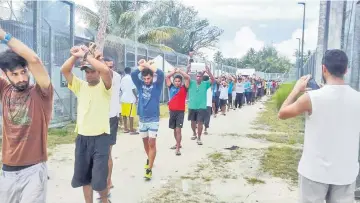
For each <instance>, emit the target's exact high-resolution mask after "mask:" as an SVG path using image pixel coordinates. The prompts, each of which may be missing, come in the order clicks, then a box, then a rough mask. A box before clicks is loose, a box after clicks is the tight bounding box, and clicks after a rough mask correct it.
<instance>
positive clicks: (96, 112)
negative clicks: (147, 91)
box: [61, 46, 112, 203]
mask: <svg viewBox="0 0 360 203" xmlns="http://www.w3.org/2000/svg"><path fill="white" fill-rule="evenodd" d="M70 53H71V55H72V56H71V57H70V58H69V59H68V60H67V61H66V62H65V63H64V65H63V66H62V68H61V72H62V73H63V74H64V76H65V78H66V80H67V82H68V88H69V89H70V90H71V91H72V92H73V93H74V94H75V95H76V97H77V100H78V102H77V103H78V105H77V119H76V128H75V132H77V133H78V136H77V138H76V141H75V145H76V148H75V168H74V176H73V179H72V182H71V185H72V187H74V188H77V187H83V192H84V197H85V202H86V203H92V202H93V190H95V191H98V192H99V193H100V198H101V202H102V203H108V202H109V200H108V190H107V178H108V172H109V171H108V170H109V167H108V161H109V150H110V136H109V134H110V125H109V111H110V101H111V86H112V79H111V73H110V69H109V68H108V67H107V66H106V65H105V64H104V63H103V62H102V61H100V60H98V59H97V58H98V56H100V54H99V52H96V51H95V53H94V54H92V53H90V52H89V50H88V48H87V47H85V46H81V47H79V46H75V47H73V48H72V49H71V50H70ZM78 59H82V60H83V62H84V63H85V65H83V66H82V67H81V70H83V71H85V76H86V81H84V80H81V79H80V78H78V77H76V76H75V75H74V74H73V73H72V72H71V71H72V68H73V66H74V65H75V62H76V61H77V60H78Z"/></svg>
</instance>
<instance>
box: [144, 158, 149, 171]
mask: <svg viewBox="0 0 360 203" xmlns="http://www.w3.org/2000/svg"><path fill="white" fill-rule="evenodd" d="M144 168H145V169H148V168H149V159H147V160H146V164H145V166H144Z"/></svg>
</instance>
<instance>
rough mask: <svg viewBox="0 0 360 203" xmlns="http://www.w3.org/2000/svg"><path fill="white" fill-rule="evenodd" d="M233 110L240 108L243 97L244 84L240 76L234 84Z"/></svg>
mask: <svg viewBox="0 0 360 203" xmlns="http://www.w3.org/2000/svg"><path fill="white" fill-rule="evenodd" d="M235 92H236V98H235V108H239V109H240V108H241V107H242V104H243V102H242V101H243V95H244V83H243V82H242V78H241V76H239V77H238V81H237V82H236V84H235Z"/></svg>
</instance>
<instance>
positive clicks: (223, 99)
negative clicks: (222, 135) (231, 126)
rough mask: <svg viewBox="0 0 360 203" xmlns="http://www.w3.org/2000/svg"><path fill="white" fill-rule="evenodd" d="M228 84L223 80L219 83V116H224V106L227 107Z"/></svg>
mask: <svg viewBox="0 0 360 203" xmlns="http://www.w3.org/2000/svg"><path fill="white" fill-rule="evenodd" d="M228 89H229V88H228V83H227V82H226V79H225V78H223V80H222V81H221V83H220V88H219V90H220V96H219V99H220V110H221V114H222V115H224V116H226V113H225V112H226V106H227V102H228V91H229V90H228Z"/></svg>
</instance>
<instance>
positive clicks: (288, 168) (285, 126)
mask: <svg viewBox="0 0 360 203" xmlns="http://www.w3.org/2000/svg"><path fill="white" fill-rule="evenodd" d="M294 84H295V83H289V84H283V85H282V86H281V87H280V88H279V90H278V91H277V92H276V93H275V95H274V96H273V97H272V98H271V100H269V101H268V102H266V104H265V109H264V111H262V112H261V113H260V114H259V116H258V117H257V119H256V121H255V122H254V123H253V124H254V125H255V128H256V129H261V130H265V131H270V132H271V133H269V134H250V135H248V137H251V138H255V139H265V140H267V141H270V142H274V143H282V144H289V145H293V144H303V142H304V136H303V133H304V126H305V119H304V116H303V115H302V116H298V117H295V118H292V119H287V120H280V119H278V117H277V114H278V110H279V108H280V107H281V105H282V103H283V102H284V101H285V99H286V98H287V96H288V94H289V93H290V92H291V90H292V88H293V86H294ZM301 154H302V150H301V149H298V148H295V147H291V146H281V147H280V146H271V147H269V148H268V149H266V150H265V152H264V154H263V155H262V157H261V160H260V170H261V171H263V172H267V173H270V174H271V175H272V176H275V177H279V178H283V179H286V180H289V181H290V182H291V183H292V184H296V183H297V180H298V173H297V167H298V163H299V160H300V158H301Z"/></svg>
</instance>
